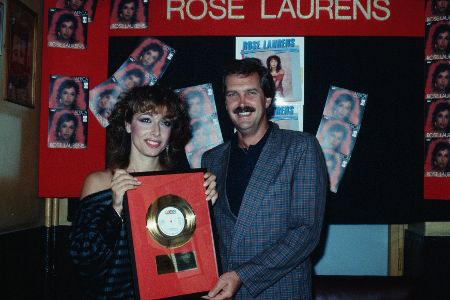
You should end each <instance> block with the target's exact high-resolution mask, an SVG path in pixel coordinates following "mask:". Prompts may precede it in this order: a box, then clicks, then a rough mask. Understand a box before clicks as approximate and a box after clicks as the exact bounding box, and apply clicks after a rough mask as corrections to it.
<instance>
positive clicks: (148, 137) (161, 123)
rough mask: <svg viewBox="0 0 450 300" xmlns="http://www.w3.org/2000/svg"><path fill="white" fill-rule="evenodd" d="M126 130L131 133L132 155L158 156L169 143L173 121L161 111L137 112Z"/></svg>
mask: <svg viewBox="0 0 450 300" xmlns="http://www.w3.org/2000/svg"><path fill="white" fill-rule="evenodd" d="M126 130H127V132H128V133H130V134H131V155H138V156H144V157H158V156H159V155H160V154H161V152H162V151H163V150H164V149H165V148H166V146H167V144H168V143H169V138H170V133H171V132H172V121H171V120H169V119H168V118H166V117H165V115H163V114H160V113H152V112H146V113H137V114H135V115H134V116H133V119H132V120H131V123H126Z"/></svg>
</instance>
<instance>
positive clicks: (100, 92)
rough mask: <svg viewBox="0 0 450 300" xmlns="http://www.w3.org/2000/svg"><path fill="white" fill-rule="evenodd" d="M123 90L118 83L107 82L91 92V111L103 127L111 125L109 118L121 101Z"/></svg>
mask: <svg viewBox="0 0 450 300" xmlns="http://www.w3.org/2000/svg"><path fill="white" fill-rule="evenodd" d="M120 93H121V90H120V88H119V87H118V85H117V83H115V82H113V81H112V80H107V81H104V82H102V83H101V84H99V85H97V86H96V87H95V88H93V89H92V90H90V91H89V109H90V110H91V112H92V114H93V115H94V116H95V118H96V119H97V121H98V122H99V123H100V125H101V126H102V127H104V128H105V127H107V126H108V125H109V121H108V117H109V116H110V115H111V111H112V110H113V108H114V105H115V104H116V103H117V102H118V101H119V96H120Z"/></svg>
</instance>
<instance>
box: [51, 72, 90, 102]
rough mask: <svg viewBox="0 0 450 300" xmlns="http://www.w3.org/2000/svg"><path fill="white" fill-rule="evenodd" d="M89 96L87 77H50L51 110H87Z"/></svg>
mask: <svg viewBox="0 0 450 300" xmlns="http://www.w3.org/2000/svg"><path fill="white" fill-rule="evenodd" d="M88 94H89V79H88V78H87V77H85V76H64V75H50V90H49V99H48V100H49V101H48V107H49V108H57V109H66V110H86V109H87V103H88Z"/></svg>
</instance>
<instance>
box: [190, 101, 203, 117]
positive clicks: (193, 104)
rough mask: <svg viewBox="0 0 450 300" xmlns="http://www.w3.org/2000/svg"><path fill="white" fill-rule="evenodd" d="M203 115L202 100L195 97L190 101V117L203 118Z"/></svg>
mask: <svg viewBox="0 0 450 300" xmlns="http://www.w3.org/2000/svg"><path fill="white" fill-rule="evenodd" d="M202 113H203V109H202V99H200V97H194V98H191V99H190V100H189V115H190V116H191V117H192V118H198V117H201V115H202Z"/></svg>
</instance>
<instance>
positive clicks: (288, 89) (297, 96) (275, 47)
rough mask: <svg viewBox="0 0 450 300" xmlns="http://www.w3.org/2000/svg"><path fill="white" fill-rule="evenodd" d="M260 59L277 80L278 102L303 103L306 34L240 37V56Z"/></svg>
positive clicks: (237, 55) (237, 52)
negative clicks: (302, 35) (304, 36)
mask: <svg viewBox="0 0 450 300" xmlns="http://www.w3.org/2000/svg"><path fill="white" fill-rule="evenodd" d="M246 57H255V58H259V59H260V60H261V62H262V63H263V64H264V65H265V66H266V67H267V68H268V69H269V70H270V74H271V75H272V77H273V80H274V82H275V88H276V93H275V101H274V104H277V101H280V100H282V101H285V102H297V103H301V104H303V89H304V78H303V66H304V39H303V38H302V37H237V38H236V58H237V59H242V58H246Z"/></svg>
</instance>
